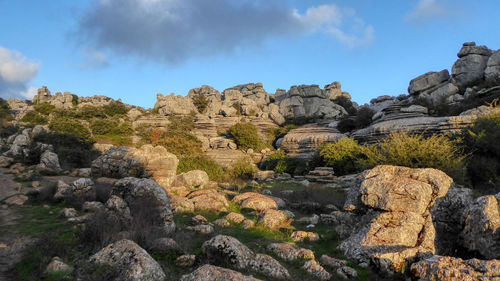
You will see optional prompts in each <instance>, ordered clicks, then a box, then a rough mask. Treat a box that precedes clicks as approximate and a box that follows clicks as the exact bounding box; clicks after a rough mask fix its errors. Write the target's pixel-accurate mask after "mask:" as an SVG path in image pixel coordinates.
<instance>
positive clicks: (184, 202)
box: [170, 196, 194, 214]
mask: <svg viewBox="0 0 500 281" xmlns="http://www.w3.org/2000/svg"><path fill="white" fill-rule="evenodd" d="M170 205H171V206H172V211H173V212H174V213H176V214H179V213H192V212H194V204H193V202H191V201H189V199H187V198H185V197H180V196H170Z"/></svg>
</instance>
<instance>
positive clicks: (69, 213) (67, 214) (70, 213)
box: [61, 208, 77, 218]
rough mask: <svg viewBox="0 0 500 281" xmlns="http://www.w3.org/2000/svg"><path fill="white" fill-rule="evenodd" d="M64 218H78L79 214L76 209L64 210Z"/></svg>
mask: <svg viewBox="0 0 500 281" xmlns="http://www.w3.org/2000/svg"><path fill="white" fill-rule="evenodd" d="M61 215H62V217H63V218H74V217H76V216H77V212H76V210H75V208H64V209H63V210H62V214H61Z"/></svg>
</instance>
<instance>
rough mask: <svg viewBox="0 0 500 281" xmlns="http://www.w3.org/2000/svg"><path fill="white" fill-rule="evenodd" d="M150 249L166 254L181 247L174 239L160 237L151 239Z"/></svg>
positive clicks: (177, 250) (179, 249)
mask: <svg viewBox="0 0 500 281" xmlns="http://www.w3.org/2000/svg"><path fill="white" fill-rule="evenodd" d="M151 250H153V251H155V252H157V253H160V254H168V253H172V252H181V247H180V246H179V244H177V242H175V240H174V239H172V238H168V237H162V238H158V239H156V240H154V241H153V243H152V246H151Z"/></svg>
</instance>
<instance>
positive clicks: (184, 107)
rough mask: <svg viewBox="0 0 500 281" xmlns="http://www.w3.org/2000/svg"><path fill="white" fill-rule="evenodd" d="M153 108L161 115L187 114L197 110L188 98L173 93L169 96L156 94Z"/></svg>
mask: <svg viewBox="0 0 500 281" xmlns="http://www.w3.org/2000/svg"><path fill="white" fill-rule="evenodd" d="M154 109H155V110H158V113H160V114H162V115H189V114H191V113H192V112H198V109H197V108H196V106H194V104H193V101H192V100H191V99H190V98H188V97H183V96H175V95H174V94H171V95H169V96H163V95H162V94H158V95H156V103H155V106H154Z"/></svg>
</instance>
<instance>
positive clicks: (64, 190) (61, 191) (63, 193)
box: [54, 180, 73, 201]
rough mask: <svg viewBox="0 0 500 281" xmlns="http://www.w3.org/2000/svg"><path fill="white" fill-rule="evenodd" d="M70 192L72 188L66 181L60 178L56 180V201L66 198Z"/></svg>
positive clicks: (71, 192)
mask: <svg viewBox="0 0 500 281" xmlns="http://www.w3.org/2000/svg"><path fill="white" fill-rule="evenodd" d="M72 194H73V190H72V189H71V187H70V186H69V185H68V184H67V183H65V182H63V181H61V180H60V181H58V182H57V186H56V193H55V194H54V200H56V201H61V200H65V199H66V198H69V197H70V196H71V195H72Z"/></svg>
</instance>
